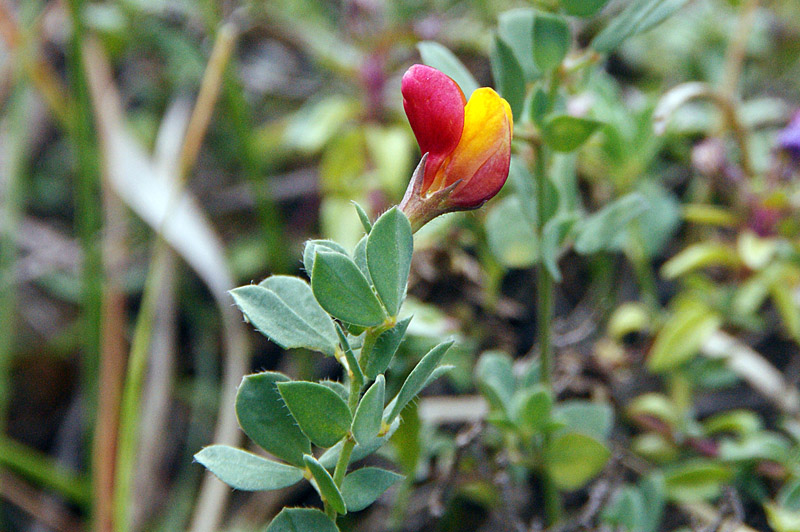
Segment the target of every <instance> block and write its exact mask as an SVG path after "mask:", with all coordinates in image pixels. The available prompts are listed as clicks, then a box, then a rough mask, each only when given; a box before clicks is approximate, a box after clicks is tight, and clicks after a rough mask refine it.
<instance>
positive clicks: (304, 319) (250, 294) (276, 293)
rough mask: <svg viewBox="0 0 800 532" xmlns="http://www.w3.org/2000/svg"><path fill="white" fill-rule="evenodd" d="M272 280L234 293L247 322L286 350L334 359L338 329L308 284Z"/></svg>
mask: <svg viewBox="0 0 800 532" xmlns="http://www.w3.org/2000/svg"><path fill="white" fill-rule="evenodd" d="M268 280H270V281H272V282H271V283H270V284H268V285H264V284H262V285H259V286H254V285H248V286H241V287H239V288H235V289H233V290H231V291H230V294H231V296H233V301H234V302H235V303H236V306H238V307H239V309H240V310H241V311H242V313H243V314H244V315H245V316H246V317H247V320H248V321H249V322H250V323H252V324H253V326H254V327H255V328H256V329H258V331H259V332H261V333H262V334H263V335H264V336H266V337H268V338H269V339H270V340H272V341H273V342H275V343H276V344H278V345H279V346H281V347H283V348H285V349H294V348H300V347H303V348H306V349H313V350H314V351H320V352H322V353H325V354H326V355H333V354H334V352H335V351H336V329H334V327H333V322H332V321H331V319H330V317H329V316H328V315H327V314H326V313H325V311H324V310H322V308H321V307H320V306H319V304H318V303H317V302H316V300H315V299H314V297H313V295H312V294H311V289H310V288H309V287H308V285H307V284H306V283H305V281H303V280H302V279H300V278H298V277H288V276H276V277H271V278H270V279H268ZM265 282H266V281H265ZM331 335H332V336H331Z"/></svg>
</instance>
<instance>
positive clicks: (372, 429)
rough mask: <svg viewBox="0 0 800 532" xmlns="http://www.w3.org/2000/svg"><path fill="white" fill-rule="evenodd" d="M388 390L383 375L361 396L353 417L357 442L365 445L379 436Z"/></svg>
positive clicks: (354, 435) (354, 434)
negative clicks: (385, 396)
mask: <svg viewBox="0 0 800 532" xmlns="http://www.w3.org/2000/svg"><path fill="white" fill-rule="evenodd" d="M385 391H386V382H385V380H384V378H383V375H378V378H377V379H376V380H375V382H374V383H372V386H370V387H369V390H367V392H366V393H365V394H364V397H362V398H361V402H359V403H358V408H356V414H355V416H354V417H353V437H354V438H355V440H356V442H358V443H360V444H361V445H365V444H367V443H369V442H371V441H372V440H374V439H375V438H377V436H378V431H379V430H380V429H381V417H382V415H383V402H384V395H385Z"/></svg>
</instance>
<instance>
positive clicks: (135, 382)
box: [114, 240, 170, 532]
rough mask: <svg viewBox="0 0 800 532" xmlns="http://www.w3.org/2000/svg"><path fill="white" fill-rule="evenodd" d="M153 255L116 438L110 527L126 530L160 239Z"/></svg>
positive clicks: (160, 263) (163, 257) (163, 261)
mask: <svg viewBox="0 0 800 532" xmlns="http://www.w3.org/2000/svg"><path fill="white" fill-rule="evenodd" d="M155 248H156V250H155V256H154V257H153V261H152V266H151V269H150V272H149V274H148V276H147V281H146V284H145V288H144V298H143V300H142V305H141V308H140V310H139V315H138V316H137V318H136V327H135V329H134V333H133V338H132V340H131V351H130V355H129V358H128V369H127V372H126V374H125V385H124V388H123V392H122V404H121V405H120V416H119V419H120V422H119V441H118V442H117V445H118V447H117V471H116V479H115V482H114V529H115V530H116V531H117V532H126V531H127V530H129V528H130V517H131V516H130V511H129V509H130V502H131V492H132V488H133V479H134V473H135V471H136V450H137V445H136V443H137V436H138V432H139V392H140V391H141V389H142V384H143V381H144V376H145V374H146V372H147V363H148V358H149V354H150V339H151V337H152V333H153V323H154V319H155V314H156V309H157V307H158V298H159V295H160V290H158V288H159V287H160V286H161V285H162V279H163V277H164V273H165V269H166V268H167V267H168V263H169V257H168V254H169V253H170V250H169V248H167V246H166V245H165V244H163V243H162V242H161V241H160V240H159V241H158V242H157V244H156V246H155Z"/></svg>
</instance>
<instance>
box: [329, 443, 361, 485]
mask: <svg viewBox="0 0 800 532" xmlns="http://www.w3.org/2000/svg"><path fill="white" fill-rule="evenodd" d="M355 446H356V441H355V440H354V439H353V437H352V436H350V435H348V436H346V437H345V440H344V445H343V446H342V452H341V453H339V459H338V460H337V461H336V469H334V470H333V482H334V483H335V484H336V487H337V488H338V487H341V485H342V481H343V480H344V475H345V473H347V466H348V465H350V455H352V454H353V449H354V448H355Z"/></svg>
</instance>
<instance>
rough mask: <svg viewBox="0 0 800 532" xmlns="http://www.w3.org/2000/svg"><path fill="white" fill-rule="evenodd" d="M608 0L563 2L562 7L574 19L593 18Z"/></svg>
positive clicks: (571, 0) (567, 0) (568, 0)
mask: <svg viewBox="0 0 800 532" xmlns="http://www.w3.org/2000/svg"><path fill="white" fill-rule="evenodd" d="M607 3H608V0H561V7H563V8H564V12H565V13H566V14H567V15H571V16H573V17H584V18H585V17H591V16H592V15H594V14H595V13H597V12H598V11H600V10H601V9H603V6H605V5H606V4H607Z"/></svg>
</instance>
